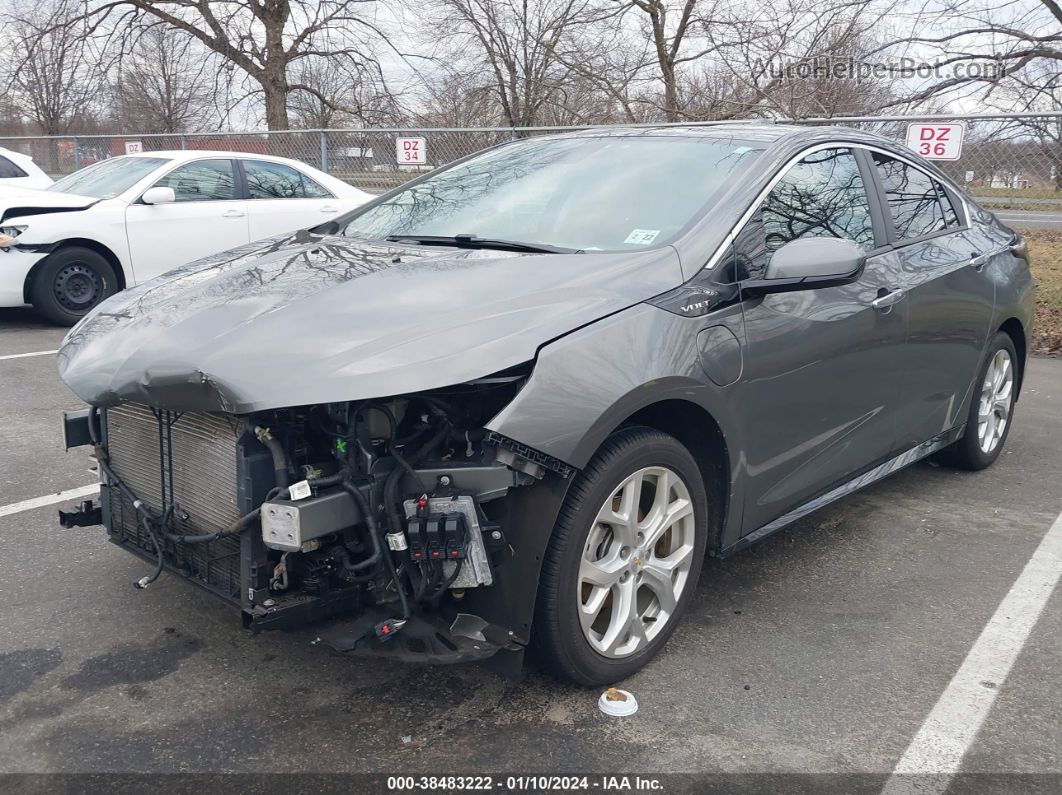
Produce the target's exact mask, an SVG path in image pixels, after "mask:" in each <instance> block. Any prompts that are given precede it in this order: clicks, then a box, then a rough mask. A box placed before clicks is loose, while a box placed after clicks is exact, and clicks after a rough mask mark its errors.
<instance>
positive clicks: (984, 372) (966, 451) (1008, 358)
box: [943, 331, 1018, 470]
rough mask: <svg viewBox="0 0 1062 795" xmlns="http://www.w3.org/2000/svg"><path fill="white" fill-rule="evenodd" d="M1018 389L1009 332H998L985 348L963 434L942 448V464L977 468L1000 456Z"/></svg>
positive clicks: (987, 464)
mask: <svg viewBox="0 0 1062 795" xmlns="http://www.w3.org/2000/svg"><path fill="white" fill-rule="evenodd" d="M1017 391H1018V355H1017V353H1016V352H1015V350H1014V341H1013V340H1012V339H1011V338H1010V335H1009V334H1006V333H1005V332H1002V331H1001V332H999V333H998V334H996V336H995V338H994V339H993V340H992V343H991V345H989V347H988V357H987V359H986V360H985V363H984V365H983V366H982V367H981V372H980V373H979V375H978V379H977V381H976V382H974V393H973V396H972V398H971V400H970V413H969V414H968V415H967V417H966V430H965V431H964V432H963V435H962V436H961V437H960V438H959V439H958V440H957V441H956V442H955V443H954V444H952V445H951V446H950V447H949V448H947V449H946V450H945V451H944V455H943V460H944V462H945V463H948V464H951V465H952V466H956V467H959V468H960V469H969V470H978V469H984V468H985V467H987V466H989V465H990V464H991V463H992V462H993V461H995V460H996V458H998V457H999V453H1000V451H1002V449H1003V445H1004V443H1005V442H1006V441H1007V435H1008V434H1009V433H1010V425H1011V419H1012V417H1013V414H1014V400H1015V397H1016V396H1017Z"/></svg>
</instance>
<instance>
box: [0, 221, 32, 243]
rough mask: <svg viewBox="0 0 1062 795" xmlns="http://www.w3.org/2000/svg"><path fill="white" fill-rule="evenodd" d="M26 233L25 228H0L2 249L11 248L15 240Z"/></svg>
mask: <svg viewBox="0 0 1062 795" xmlns="http://www.w3.org/2000/svg"><path fill="white" fill-rule="evenodd" d="M25 231H26V227H24V226H0V248H10V247H11V246H12V245H14V242H15V239H16V238H17V237H18V236H19V235H21V234H22V233H23V232H25Z"/></svg>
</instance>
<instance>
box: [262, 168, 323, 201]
mask: <svg viewBox="0 0 1062 795" xmlns="http://www.w3.org/2000/svg"><path fill="white" fill-rule="evenodd" d="M243 170H244V173H245V174H246V176H247V198H249V199H326V198H332V194H331V193H330V192H329V191H328V190H326V189H325V188H323V187H321V186H320V185H319V184H317V183H316V182H314V181H313V180H312V179H310V178H309V177H307V176H306V175H305V174H303V173H302V172H301V171H298V170H296V169H294V168H292V167H291V166H287V165H284V164H283V163H270V162H268V161H266V160H244V161H243Z"/></svg>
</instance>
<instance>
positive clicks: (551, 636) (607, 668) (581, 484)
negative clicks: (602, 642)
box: [532, 427, 709, 686]
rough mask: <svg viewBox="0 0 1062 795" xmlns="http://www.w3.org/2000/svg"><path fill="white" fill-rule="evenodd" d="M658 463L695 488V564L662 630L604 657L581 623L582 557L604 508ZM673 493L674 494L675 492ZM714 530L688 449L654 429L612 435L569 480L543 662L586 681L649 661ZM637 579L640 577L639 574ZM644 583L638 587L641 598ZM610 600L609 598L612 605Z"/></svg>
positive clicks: (543, 584) (553, 559)
mask: <svg viewBox="0 0 1062 795" xmlns="http://www.w3.org/2000/svg"><path fill="white" fill-rule="evenodd" d="M654 466H660V467H666V468H667V469H669V470H671V471H672V472H673V473H675V474H677V475H678V476H679V478H680V479H681V480H682V482H683V484H684V485H685V486H686V489H687V490H688V492H689V498H690V503H691V504H692V506H693V517H694V519H693V535H694V539H693V552H692V558H691V560H692V564H691V566H690V570H689V572H688V574H687V575H686V579H685V585H684V586H683V588H682V592H681V594H680V595H679V598H678V599H677V600H676V606H675V609H674V610H673V611H672V612H671V615H670V616H669V617H668V619H667V621H666V623H665V624H664V626H663V628H662V629H660V630H658V631H657V632H656V633H655V636H654V637H653V638H652V639H651V640H649V642H648V644H647V645H646V646H644V647H643V648H641V649H640V650H638V651H634V652H633V653H632V654H630V656H626V657H622V658H615V657H606V656H604V655H603V654H601V653H599V652H598V651H597V650H595V649H594V648H593V647H592V646H591V645H590V642H589V641H588V640H587V637H586V636H585V635H584V632H583V629H582V626H581V624H580V620H579V616H578V610H579V602H580V601H581V597H578V598H577V595H578V594H580V593H581V591H580V588H581V587H582V586H581V585H580V578H579V566H580V561H581V559H582V557H583V554H584V551H585V550H588V549H589V547H588V546H587V544H588V538H589V534H590V532H591V530H592V529H595V528H596V527H597V524H596V519H597V514H598V511H599V509H601V508H602V506H604V505H605V503H606V501H607V500H608V499H609V497H610V495H612V494H613V493H614V492H615V491H616V490H617V489H618V488H619V487H620V485H621V484H623V482H624V481H625V480H626V479H627V478H628V477H629V476H631V475H633V474H634V473H636V472H638V471H639V470H641V469H643V468H645V467H654ZM668 494H669V497H668V499H670V491H669V492H668ZM598 532H600V531H598ZM708 533H709V509H708V497H707V494H706V490H705V483H704V480H703V477H702V474H701V471H700V469H699V468H698V466H697V462H696V461H695V460H694V459H693V456H692V455H690V452H689V451H688V450H687V449H686V448H685V447H683V446H682V445H681V444H680V443H679V442H678V441H677V440H676V439H674V438H673V437H671V436H668V435H666V434H663V433H660V432H659V431H655V430H652V429H649V428H642V427H632V428H626V429H623V430H621V431H619V432H617V433H616V434H614V435H613V436H611V437H610V438H609V439H608V440H607V441H606V442H605V443H604V444H603V445H602V446H601V448H600V449H599V450H598V452H597V453H596V455H595V456H594V458H593V459H592V460H591V461H590V463H589V464H588V465H587V466H586V468H585V469H584V470H583V471H582V472H580V473H579V475H578V476H577V477H576V480H575V482H574V483H573V484H572V485H571V488H570V490H569V492H568V495H567V497H566V499H565V502H564V505H563V507H562V508H561V512H560V516H559V517H558V520H557V524H556V526H555V527H554V530H553V535H552V537H551V539H550V544H549V547H548V548H547V550H546V555H545V559H544V561H543V565H542V578H541V581H540V584H539V591H538V599H537V602H536V607H535V624H534V630H533V637H532V641H533V644H534V647H535V651H536V652H537V655H538V657H539V658H540V660H541V661H542V663H543V664H544V665H546V666H547V667H548V668H549V669H550V670H552V672H553V673H555V674H556V675H557V676H559V677H561V678H564V679H568V680H570V681H572V682H575V683H577V684H580V685H586V686H595V685H605V684H610V683H613V682H617V681H619V680H621V679H624V678H626V677H628V676H630V675H631V674H633V673H634V672H635V671H637V670H639V669H640V668H641V667H642V666H644V665H645V664H646V663H648V662H649V661H650V660H651V659H652V658H653V657H654V656H656V654H657V653H659V651H660V649H661V648H663V646H664V644H666V643H667V640H668V638H669V637H670V636H671V633H672V632H674V631H675V627H676V626H677V625H678V624H679V623H680V622H681V620H682V617H683V615H684V613H685V612H686V609H687V607H688V605H689V602H690V599H691V598H692V597H693V594H694V592H695V591H696V588H697V579H698V576H699V575H700V570H701V565H702V563H703V561H704V553H705V546H706V544H707V540H708ZM610 543H611V542H610ZM623 548H624V549H626V547H623ZM628 554H630V553H628ZM653 554H655V552H654V553H653ZM631 559H632V561H634V562H637V564H638V566H639V567H640V566H641V563H642V561H641V560H640V558H639V553H637V552H635V553H634V554H633V555H632V556H631ZM625 560H626V558H625ZM632 567H633V564H632ZM626 576H628V577H630V576H631V575H630V574H629V573H628V574H627V575H626ZM637 577H638V580H637V581H638V582H641V572H639V574H638V575H637ZM641 587H642V586H639V585H635V589H636V590H635V594H636V595H637V594H638V593H640V591H639V590H637V589H639V588H641ZM610 593H614V592H610ZM612 598H613V597H612V596H611V595H609V596H607V597H606V599H607V600H608V601H609V603H611V599H612ZM610 609H611V607H610ZM645 626H647V625H645Z"/></svg>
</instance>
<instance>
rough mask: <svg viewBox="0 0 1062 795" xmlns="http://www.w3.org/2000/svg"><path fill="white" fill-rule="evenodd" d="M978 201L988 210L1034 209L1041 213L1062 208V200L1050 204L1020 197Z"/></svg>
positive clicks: (1054, 211)
mask: <svg viewBox="0 0 1062 795" xmlns="http://www.w3.org/2000/svg"><path fill="white" fill-rule="evenodd" d="M977 203H978V204H980V205H981V206H982V207H984V208H985V209H986V210H1032V211H1033V212H1039V213H1056V212H1058V211H1059V209H1060V208H1062V202H1056V201H1052V202H1051V203H1050V204H1045V203H1044V202H1035V201H1021V200H1020V199H1003V200H998V199H978V200H977Z"/></svg>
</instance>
